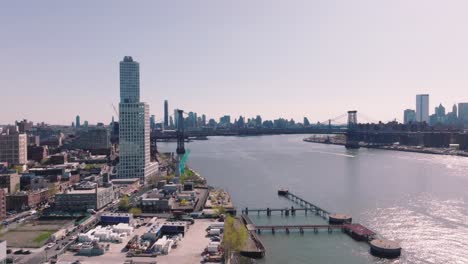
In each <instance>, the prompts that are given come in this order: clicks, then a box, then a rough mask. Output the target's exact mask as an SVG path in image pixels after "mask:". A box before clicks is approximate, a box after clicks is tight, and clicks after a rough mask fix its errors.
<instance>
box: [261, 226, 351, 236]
mask: <svg viewBox="0 0 468 264" xmlns="http://www.w3.org/2000/svg"><path fill="white" fill-rule="evenodd" d="M254 228H255V230H256V231H257V233H258V234H261V232H262V230H271V233H273V234H274V233H275V232H276V231H278V230H284V231H285V232H286V234H289V232H291V231H293V230H297V231H299V233H301V234H304V230H313V231H314V233H318V231H319V230H320V229H323V230H327V231H328V233H332V232H333V230H342V231H344V226H343V225H267V226H264V225H261V226H255V227H254Z"/></svg>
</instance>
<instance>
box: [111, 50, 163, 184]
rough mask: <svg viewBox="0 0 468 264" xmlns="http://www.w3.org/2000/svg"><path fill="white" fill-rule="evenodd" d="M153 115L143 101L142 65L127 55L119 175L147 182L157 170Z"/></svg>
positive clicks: (123, 74) (122, 80) (122, 78)
mask: <svg viewBox="0 0 468 264" xmlns="http://www.w3.org/2000/svg"><path fill="white" fill-rule="evenodd" d="M149 117H150V116H149V106H148V104H146V103H143V102H140V65H139V63H138V62H136V61H133V59H132V57H130V56H125V57H124V59H123V61H121V62H120V104H119V145H120V146H119V149H120V161H119V166H118V170H117V177H118V178H121V179H129V178H139V179H140V182H141V183H144V182H145V179H146V178H147V177H149V176H152V175H154V174H155V173H156V170H157V163H152V162H150V122H149Z"/></svg>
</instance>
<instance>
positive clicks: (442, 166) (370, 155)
mask: <svg viewBox="0 0 468 264" xmlns="http://www.w3.org/2000/svg"><path fill="white" fill-rule="evenodd" d="M304 137H306V135H281V136H260V137H212V138H210V139H209V140H208V141H195V142H191V143H189V144H187V148H190V150H191V153H190V157H189V165H190V166H191V167H193V168H194V169H195V170H197V171H199V172H200V173H201V174H203V176H205V177H206V178H207V180H208V182H209V184H211V185H214V186H218V187H222V188H224V189H226V190H228V191H229V192H230V193H231V195H232V198H233V200H234V202H235V204H236V206H237V207H238V208H244V207H247V206H248V207H249V208H254V207H290V206H291V205H293V204H292V203H291V202H290V201H288V200H286V199H284V198H279V197H278V196H277V193H276V191H277V189H278V188H279V187H287V188H289V189H290V190H291V191H292V192H294V193H295V194H298V195H300V196H301V197H303V198H305V199H306V200H308V201H310V202H313V203H315V204H317V205H319V206H321V207H322V208H325V209H327V210H329V211H331V212H341V213H349V214H352V216H353V220H354V221H355V222H359V223H361V224H363V225H365V226H367V227H369V228H371V229H373V230H374V231H376V232H377V233H379V234H380V235H382V236H384V237H385V238H388V239H394V240H397V241H399V242H400V243H401V246H402V248H403V253H402V256H401V257H400V258H399V259H396V260H382V259H379V258H375V257H372V256H370V254H369V253H368V250H369V247H368V245H367V244H365V243H359V242H356V241H354V240H352V239H351V238H349V237H348V236H347V235H345V234H342V233H340V232H334V233H332V234H328V233H327V232H326V231H325V232H319V233H318V234H314V233H313V232H306V233H305V234H304V235H300V234H298V233H291V234H289V235H286V234H284V233H276V234H275V235H272V234H271V233H268V232H264V233H263V234H262V235H261V239H262V241H263V242H264V244H265V246H266V247H267V255H266V258H265V259H263V260H261V261H259V263H468V253H466V252H468V242H467V241H466V239H467V238H468V158H461V157H452V156H437V155H428V154H419V153H406V152H395V151H385V150H374V149H359V150H346V149H345V148H343V147H341V146H333V145H322V144H313V143H307V142H303V141H302V139H303V138H304ZM158 147H159V149H160V151H174V150H175V144H173V143H161V144H159V145H158ZM251 217H252V220H253V221H254V222H256V223H258V224H261V223H268V224H272V223H289V224H291V223H320V222H321V223H325V221H324V220H323V219H321V218H318V217H316V216H314V215H308V216H307V217H306V216H305V215H303V213H301V214H300V215H299V214H298V215H296V216H295V217H292V216H289V217H286V216H283V217H281V216H280V215H273V216H272V217H270V218H268V217H266V216H256V215H255V214H251Z"/></svg>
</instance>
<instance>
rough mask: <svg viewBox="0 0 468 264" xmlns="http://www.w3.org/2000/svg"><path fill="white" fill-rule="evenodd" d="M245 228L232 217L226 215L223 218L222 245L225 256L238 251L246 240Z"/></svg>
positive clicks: (227, 256)
mask: <svg viewBox="0 0 468 264" xmlns="http://www.w3.org/2000/svg"><path fill="white" fill-rule="evenodd" d="M247 236H248V233H247V229H246V228H245V226H244V225H243V224H242V223H241V222H239V221H237V220H236V219H235V218H234V217H232V216H230V215H229V216H228V217H226V219H225V220H224V237H223V247H224V250H225V252H226V255H225V257H226V258H229V257H230V255H231V253H233V252H238V251H240V250H241V249H242V248H243V247H244V245H245V243H246V241H247Z"/></svg>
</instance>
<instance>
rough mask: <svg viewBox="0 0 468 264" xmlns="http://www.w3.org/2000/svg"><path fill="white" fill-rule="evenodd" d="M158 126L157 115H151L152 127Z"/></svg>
mask: <svg viewBox="0 0 468 264" xmlns="http://www.w3.org/2000/svg"><path fill="white" fill-rule="evenodd" d="M155 127H156V117H155V116H154V115H151V117H150V128H151V130H153V129H154V128H155Z"/></svg>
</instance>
